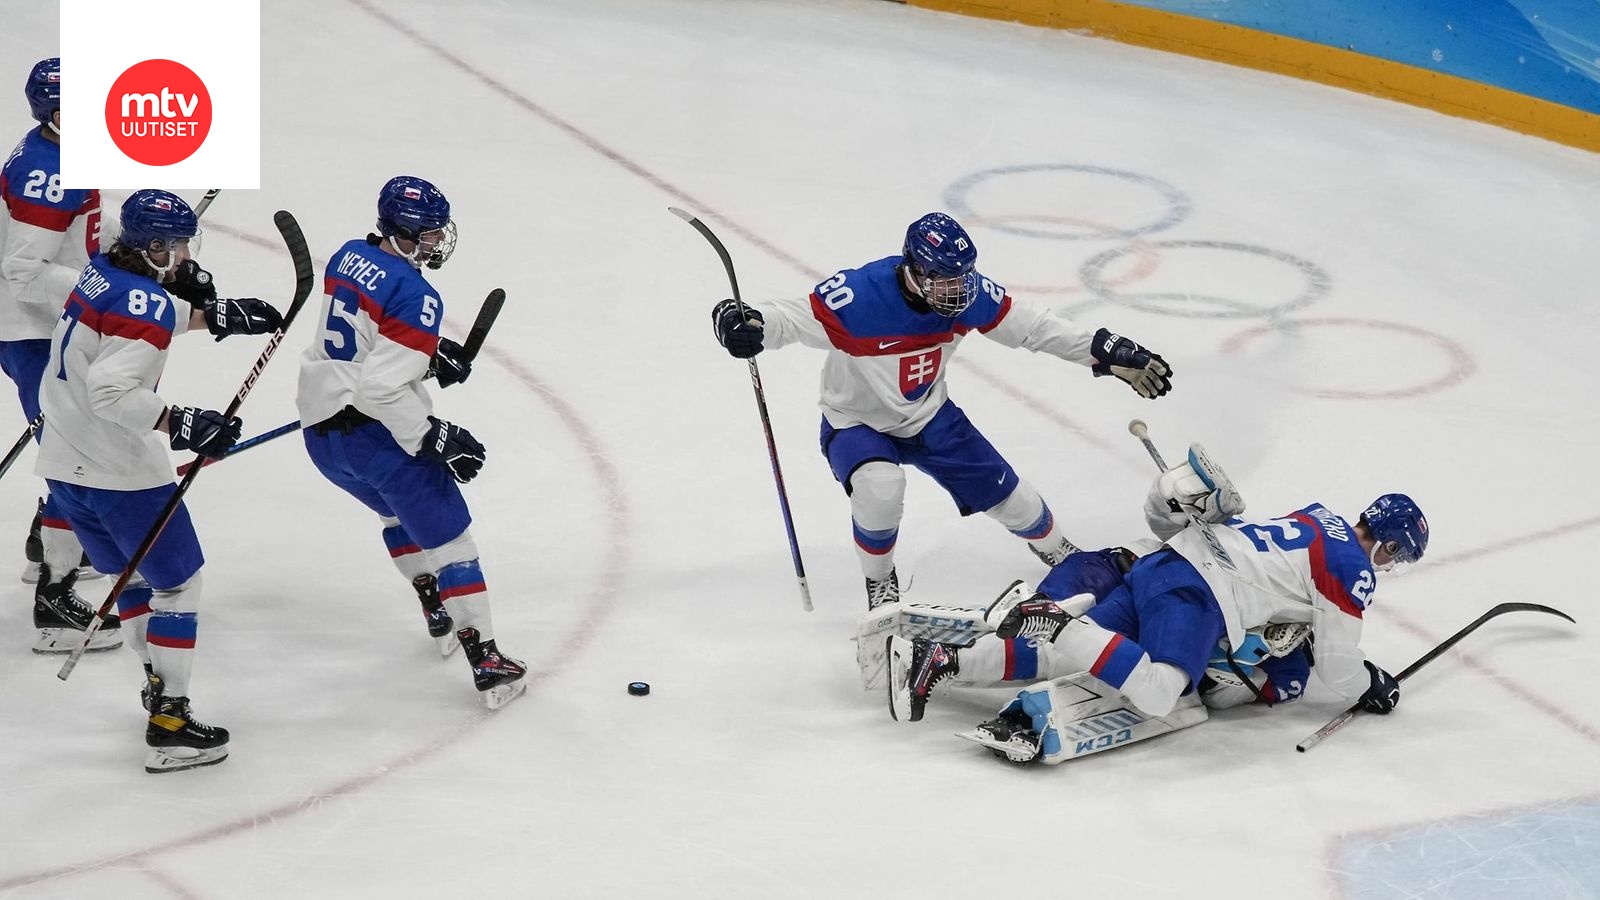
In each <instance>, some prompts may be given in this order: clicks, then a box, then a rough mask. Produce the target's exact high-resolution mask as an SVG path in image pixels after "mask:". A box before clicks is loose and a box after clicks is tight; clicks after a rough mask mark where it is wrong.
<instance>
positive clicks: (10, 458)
mask: <svg viewBox="0 0 1600 900" xmlns="http://www.w3.org/2000/svg"><path fill="white" fill-rule="evenodd" d="M220 193H222V188H212V189H211V190H209V191H206V195H205V196H204V197H201V198H200V202H199V203H196V204H195V206H194V218H195V221H199V220H200V217H201V216H203V215H205V214H206V210H207V209H209V208H210V207H211V203H212V201H214V200H216V199H217V195H218V194H220ZM42 425H44V413H42V412H41V413H39V414H38V415H37V416H34V417H33V421H32V422H29V423H28V427H27V428H26V429H24V430H23V432H22V437H19V438H17V442H16V443H15V444H13V445H12V446H11V450H10V451H8V452H7V453H6V458H5V459H3V460H0V478H4V477H5V474H6V472H9V471H10V470H11V465H12V464H13V463H15V462H16V461H17V457H19V456H21V455H22V451H23V448H25V447H27V446H28V441H29V440H30V439H31V438H32V437H33V436H34V434H35V433H36V432H38V430H39V428H40V427H41V426H42Z"/></svg>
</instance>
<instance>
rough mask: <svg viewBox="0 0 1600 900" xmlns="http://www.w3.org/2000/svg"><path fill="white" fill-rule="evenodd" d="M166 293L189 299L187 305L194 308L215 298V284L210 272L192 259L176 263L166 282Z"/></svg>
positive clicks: (180, 298) (181, 298)
mask: <svg viewBox="0 0 1600 900" xmlns="http://www.w3.org/2000/svg"><path fill="white" fill-rule="evenodd" d="M167 293H169V294H171V295H172V296H174V297H177V298H178V299H179V300H187V301H189V305H190V306H193V307H194V308H196V309H199V308H200V307H201V306H203V305H205V304H206V303H209V302H210V301H212V300H215V299H217V286H216V285H215V284H213V283H212V282H211V273H210V272H207V271H206V270H205V269H202V268H200V264H199V263H197V262H195V261H194V260H192V259H186V260H184V261H183V262H181V263H178V268H177V270H176V271H174V272H173V273H172V281H171V282H169V283H168V284H167Z"/></svg>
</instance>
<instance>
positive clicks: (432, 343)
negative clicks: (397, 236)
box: [323, 239, 444, 356]
mask: <svg viewBox="0 0 1600 900" xmlns="http://www.w3.org/2000/svg"><path fill="white" fill-rule="evenodd" d="M323 291H324V292H325V293H327V294H328V295H329V296H331V297H332V298H333V300H334V304H335V307H343V308H345V309H347V310H349V311H350V312H351V313H354V312H355V311H356V310H358V309H359V310H360V312H361V313H363V314H365V315H366V317H367V318H368V319H371V320H372V321H373V322H375V323H377V326H378V334H380V335H381V336H383V337H385V338H388V339H389V340H391V341H394V342H395V343H397V344H400V345H401V346H404V347H408V348H410V349H412V350H415V351H417V352H418V353H424V354H427V355H428V356H432V355H433V352H434V350H435V349H436V348H437V347H438V346H439V322H440V319H442V318H443V317H444V306H443V304H442V303H441V302H440V300H439V296H438V293H437V292H436V291H434V289H433V286H432V285H430V284H429V283H428V280H427V279H426V278H424V277H423V276H422V273H421V272H418V271H417V270H416V269H413V268H412V267H411V264H410V263H408V262H406V261H405V260H404V259H401V258H400V257H398V256H395V255H393V254H391V253H385V252H383V251H382V250H380V249H378V248H377V247H374V246H372V245H371V244H369V243H367V242H366V240H365V239H356V240H353V241H348V242H346V243H345V245H344V246H343V247H340V248H339V251H338V252H337V253H335V254H333V257H332V258H331V259H329V260H328V269H327V272H326V274H325V275H324V277H323Z"/></svg>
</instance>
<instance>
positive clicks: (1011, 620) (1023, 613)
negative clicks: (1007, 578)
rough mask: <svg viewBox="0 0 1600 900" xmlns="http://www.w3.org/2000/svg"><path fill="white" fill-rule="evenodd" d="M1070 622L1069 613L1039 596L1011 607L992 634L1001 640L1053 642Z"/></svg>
mask: <svg viewBox="0 0 1600 900" xmlns="http://www.w3.org/2000/svg"><path fill="white" fill-rule="evenodd" d="M1080 596H1088V595H1080ZM1089 599H1091V600H1092V599H1093V598H1092V597H1090V598H1089ZM1070 621H1072V615H1071V614H1070V613H1068V612H1067V611H1066V610H1064V609H1062V608H1061V606H1060V605H1059V604H1057V603H1056V602H1055V601H1054V600H1050V599H1048V598H1046V597H1044V596H1042V595H1041V596H1040V597H1039V599H1037V600H1027V601H1025V602H1022V603H1018V604H1017V605H1016V606H1013V607H1012V608H1011V611H1010V612H1007V613H1006V614H1005V617H1004V618H1002V619H1001V620H1000V622H999V624H997V625H995V627H994V633H995V636H996V637H998V638H1000V639H1002V640H1010V639H1012V638H1014V637H1024V638H1035V639H1038V640H1045V641H1053V640H1055V639H1056V635H1058V634H1060V633H1061V629H1063V628H1065V627H1066V626H1067V623H1068V622H1070Z"/></svg>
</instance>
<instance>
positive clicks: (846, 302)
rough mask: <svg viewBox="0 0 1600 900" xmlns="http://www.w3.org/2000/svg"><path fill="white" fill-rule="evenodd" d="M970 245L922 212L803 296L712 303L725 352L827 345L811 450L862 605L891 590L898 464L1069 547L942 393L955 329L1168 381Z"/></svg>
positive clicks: (1100, 370) (1056, 549) (1130, 347)
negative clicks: (1021, 300) (840, 522)
mask: <svg viewBox="0 0 1600 900" xmlns="http://www.w3.org/2000/svg"><path fill="white" fill-rule="evenodd" d="M977 259H978V250H977V247H976V246H975V245H974V244H973V242H972V238H971V236H970V235H968V234H967V232H966V230H965V229H963V228H962V227H961V226H960V225H959V224H958V223H957V222H956V221H955V220H954V219H952V218H950V217H949V216H948V215H945V214H944V213H929V214H927V215H925V216H923V217H922V218H920V219H918V220H916V221H915V222H913V223H911V226H910V227H909V228H908V229H906V238H905V244H904V246H903V247H902V249H901V252H900V253H899V254H896V255H894V256H888V257H885V258H883V259H879V260H876V261H873V262H869V263H866V264H865V265H863V266H861V267H860V268H856V269H845V270H843V271H840V272H838V273H837V274H835V275H833V276H832V277H830V278H828V279H827V280H825V281H823V282H822V283H820V284H818V285H816V286H815V287H814V288H813V289H812V291H811V295H810V297H809V298H807V299H805V300H774V301H771V302H768V303H762V304H758V305H755V306H745V307H743V308H741V307H740V305H739V304H737V303H735V302H734V301H733V300H724V301H722V302H721V303H718V304H716V306H715V307H714V308H713V309H712V311H711V320H712V325H713V328H714V330H715V333H716V336H717V340H718V341H719V342H721V344H722V346H723V347H724V348H726V349H727V351H728V352H729V353H730V354H732V355H733V356H735V357H738V358H741V359H745V358H749V357H752V356H755V355H756V354H757V353H760V352H761V351H762V350H764V349H768V348H777V347H783V346H786V345H788V344H792V343H794V342H796V341H799V342H801V343H803V344H805V345H807V346H810V347H817V348H821V349H825V350H827V351H828V356H827V360H826V361H825V362H824V363H823V367H822V399H821V403H820V405H821V407H822V438H821V442H822V453H823V455H824V456H826V457H827V460H828V465H829V466H830V467H831V468H832V469H833V474H834V477H835V478H836V479H838V481H839V484H840V485H842V486H843V487H844V490H845V493H846V494H847V495H848V496H849V498H850V513H851V525H852V528H853V531H854V536H855V544H856V556H857V558H858V560H859V562H860V564H861V571H862V573H863V574H864V575H865V576H866V590H867V606H868V608H869V609H872V608H876V607H877V606H878V605H880V604H882V603H886V602H891V601H897V600H898V599H899V596H900V581H899V576H898V574H897V573H896V571H895V565H894V550H895V542H896V541H897V540H898V538H899V530H900V520H901V518H902V515H903V513H904V510H905V486H906V479H905V472H904V470H903V469H902V468H901V466H902V465H911V466H915V467H916V468H918V469H921V470H922V471H924V472H926V473H927V474H928V475H929V476H930V477H932V478H933V480H934V481H936V482H938V484H939V486H940V487H942V488H944V489H945V490H946V491H947V492H949V494H950V496H951V497H952V498H953V499H954V500H955V502H956V506H957V508H958V509H959V510H960V512H961V514H962V515H970V514H972V513H975V512H981V513H985V514H987V515H988V516H990V517H991V518H993V519H995V520H996V521H998V522H999V523H1000V524H1002V525H1004V526H1005V527H1006V528H1007V529H1009V530H1010V531H1011V533H1012V534H1015V535H1017V536H1018V537H1020V538H1022V539H1023V540H1025V541H1027V542H1028V545H1029V547H1031V548H1032V549H1033V552H1034V553H1035V555H1037V556H1038V557H1039V558H1040V559H1042V560H1044V561H1045V563H1046V564H1047V565H1054V564H1056V563H1058V562H1060V561H1061V560H1062V559H1063V558H1065V557H1066V556H1067V554H1069V553H1071V552H1073V551H1074V550H1076V549H1077V548H1076V547H1074V546H1073V545H1072V543H1071V542H1070V541H1069V540H1068V539H1067V537H1066V536H1065V535H1064V534H1062V531H1061V528H1060V526H1059V525H1058V523H1057V522H1056V519H1055V516H1054V515H1053V514H1052V513H1051V510H1050V507H1049V506H1047V505H1046V504H1045V502H1044V499H1043V498H1042V497H1040V496H1039V492H1038V491H1037V490H1035V489H1034V488H1033V486H1032V485H1030V484H1029V483H1028V482H1026V481H1024V480H1022V479H1021V478H1020V477H1018V475H1017V473H1016V472H1015V471H1014V470H1013V469H1012V468H1011V464H1010V463H1008V462H1006V460H1005V458H1004V457H1002V456H1001V455H1000V453H999V451H997V450H996V449H995V448H994V446H993V445H991V444H990V443H989V441H988V440H987V439H986V438H985V437H984V436H983V435H982V434H981V433H980V432H979V431H978V429H977V428H976V427H975V426H974V425H973V424H972V423H971V422H970V421H969V420H968V419H967V415H966V413H964V412H962V410H961V408H960V407H958V406H956V405H955V404H954V403H952V402H951V401H950V398H949V392H948V389H947V388H946V386H945V370H946V369H947V368H948V367H949V365H950V360H951V358H952V357H953V356H954V355H955V352H956V349H957V347H959V346H960V344H961V341H962V339H963V338H964V337H966V335H967V333H968V332H972V331H976V332H978V333H979V334H982V335H984V336H986V337H988V338H989V339H990V340H993V341H995V342H997V343H1000V344H1002V345H1004V346H1007V347H1023V348H1026V349H1028V350H1032V351H1035V352H1044V353H1049V354H1051V355H1053V356H1057V357H1060V358H1061V359H1064V360H1067V361H1069V362H1075V363H1079V364H1081V365H1085V366H1089V367H1090V368H1091V370H1092V371H1093V373H1094V374H1095V375H1097V376H1099V375H1115V376H1116V377H1117V378H1119V379H1121V380H1123V381H1125V382H1127V383H1128V384H1129V385H1131V386H1132V387H1133V389H1134V390H1135V391H1137V392H1138V393H1139V394H1140V395H1141V396H1144V397H1147V398H1152V399H1153V398H1156V397H1159V396H1162V395H1164V394H1166V393H1167V391H1168V390H1170V389H1171V387H1172V385H1171V382H1170V381H1169V378H1170V376H1171V375H1172V370H1171V368H1170V367H1168V366H1167V364H1166V361H1165V360H1163V359H1162V358H1161V357H1160V355H1158V354H1155V353H1152V352H1150V351H1149V350H1146V349H1145V348H1144V347H1141V346H1139V345H1138V344H1136V343H1134V342H1133V341H1131V340H1129V339H1127V338H1125V337H1121V336H1120V335H1117V334H1114V333H1112V332H1111V331H1110V330H1108V329H1105V328H1101V329H1100V330H1098V331H1096V332H1093V333H1092V334H1091V333H1090V332H1087V331H1083V330H1081V329H1079V328H1078V327H1077V326H1076V325H1074V324H1073V323H1071V322H1070V321H1068V320H1066V319H1063V318H1060V317H1058V316H1055V315H1052V314H1051V313H1050V312H1049V311H1048V310H1047V309H1044V308H1042V307H1037V306H1027V305H1018V304H1013V303H1012V300H1011V297H1010V296H1009V295H1008V294H1007V293H1006V290H1005V288H1003V287H1001V286H1000V285H998V284H996V283H995V282H993V281H991V280H989V279H988V278H987V277H985V276H984V275H983V274H982V273H980V272H979V271H978V270H977V267H976V266H977Z"/></svg>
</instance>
